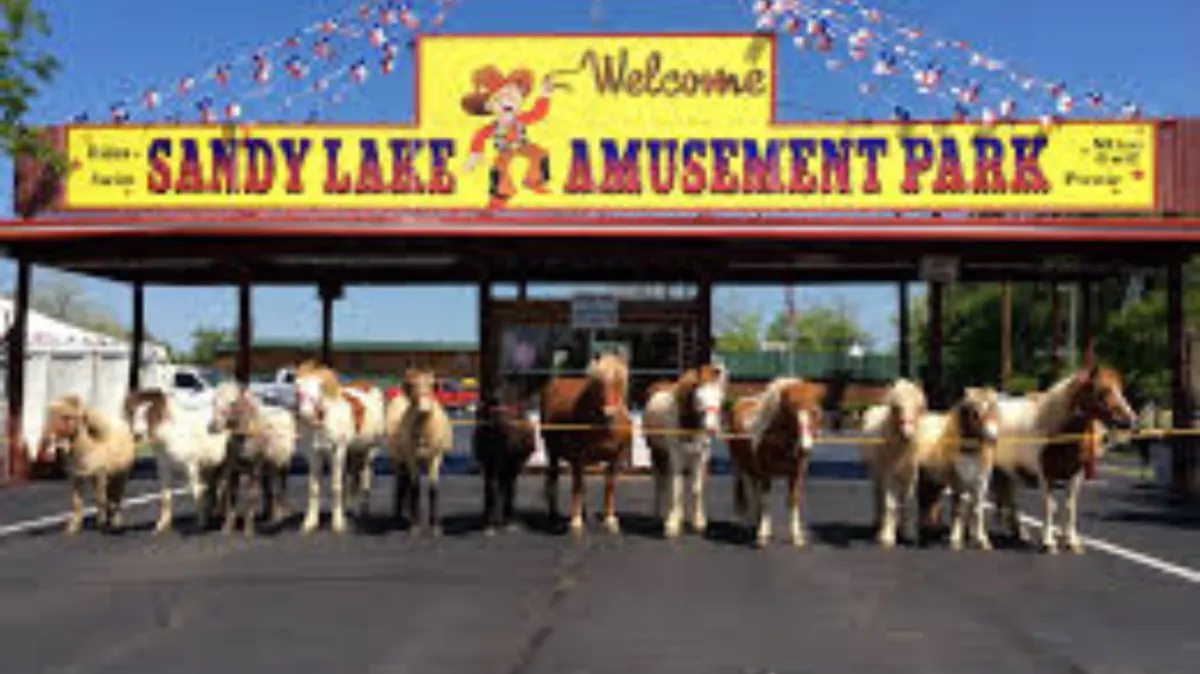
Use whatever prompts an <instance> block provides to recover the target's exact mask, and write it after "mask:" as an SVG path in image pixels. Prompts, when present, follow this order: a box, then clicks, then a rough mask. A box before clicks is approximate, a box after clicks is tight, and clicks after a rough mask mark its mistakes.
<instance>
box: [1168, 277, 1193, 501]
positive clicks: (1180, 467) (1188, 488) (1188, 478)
mask: <svg viewBox="0 0 1200 674" xmlns="http://www.w3.org/2000/svg"><path fill="white" fill-rule="evenodd" d="M1184 334H1185V333H1184V322H1183V264H1182V262H1180V261H1179V260H1172V261H1171V263H1170V266H1168V267H1167V350H1168V351H1169V352H1170V354H1171V425H1172V426H1173V427H1174V428H1177V429H1183V428H1191V427H1192V395H1191V391H1190V390H1189V383H1188V381H1187V358H1186V353H1185V349H1186V345H1185V343H1184ZM1194 444H1195V443H1194V439H1193V438H1192V437H1190V436H1184V435H1177V436H1175V438H1174V441H1173V442H1172V447H1171V489H1172V491H1174V492H1175V493H1176V494H1177V495H1180V496H1187V495H1191V494H1192V493H1193V491H1194V488H1195V486H1196V484H1195V483H1196V480H1195V470H1196V461H1195V458H1196V457H1195V453H1194V452H1193V451H1192V449H1193V446H1194Z"/></svg>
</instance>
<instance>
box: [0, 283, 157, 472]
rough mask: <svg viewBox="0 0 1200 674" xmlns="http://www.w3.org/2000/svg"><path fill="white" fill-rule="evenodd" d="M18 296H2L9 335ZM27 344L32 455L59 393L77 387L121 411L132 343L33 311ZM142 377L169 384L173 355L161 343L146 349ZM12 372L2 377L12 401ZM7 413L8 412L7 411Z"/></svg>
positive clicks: (26, 425)
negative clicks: (170, 364)
mask: <svg viewBox="0 0 1200 674" xmlns="http://www.w3.org/2000/svg"><path fill="white" fill-rule="evenodd" d="M12 320H13V302H12V300H11V299H9V298H0V327H2V328H3V332H4V335H8V331H9V329H10V327H11V326H12ZM26 335H27V341H26V345H25V410H24V414H23V415H22V427H23V435H24V436H25V442H26V447H27V448H28V450H29V453H30V456H31V457H33V456H34V455H35V454H36V452H37V446H38V443H39V441H40V440H41V431H42V425H43V420H44V418H45V413H46V406H47V405H49V404H50V402H51V401H52V400H54V399H55V398H56V397H58V396H61V395H65V394H68V393H74V394H76V395H79V396H80V397H82V398H83V399H84V400H85V401H87V403H88V404H89V405H91V406H93V407H95V408H96V409H98V410H100V411H102V412H104V413H106V414H110V415H117V414H120V413H121V405H122V401H123V400H124V399H125V394H126V393H127V392H128V376H127V373H128V371H129V355H130V354H129V351H130V345H129V343H127V342H125V341H123V340H120V339H117V338H115V337H109V336H107V335H101V334H98V333H95V332H92V331H90V330H85V329H83V328H80V327H78V326H74V325H71V324H69V323H65V322H63V321H59V320H56V319H53V318H50V317H49V316H45V315H42V314H39V313H37V312H35V311H32V310H31V311H30V312H29V318H28V326H27V331H26ZM141 363H142V381H143V383H144V384H145V385H147V386H153V385H159V386H162V385H165V384H166V383H167V382H166V381H165V377H166V374H167V372H168V370H167V366H168V365H169V357H168V354H167V350H166V349H165V348H164V347H162V346H159V345H156V344H148V343H147V344H145V345H144V346H143V349H142V357H141ZM0 367H2V368H3V369H5V370H7V367H8V363H7V353H6V352H4V353H0ZM7 382H8V378H7V377H6V376H5V377H0V398H3V399H4V401H5V404H7V399H8V391H7V390H6V387H7ZM5 418H7V417H5Z"/></svg>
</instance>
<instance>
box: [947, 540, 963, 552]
mask: <svg viewBox="0 0 1200 674" xmlns="http://www.w3.org/2000/svg"><path fill="white" fill-rule="evenodd" d="M950 549H951V550H953V551H955V552H959V551H960V550H962V549H963V542H962V541H961V540H953V539H951V541H950Z"/></svg>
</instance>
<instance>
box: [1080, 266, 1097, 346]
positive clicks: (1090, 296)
mask: <svg viewBox="0 0 1200 674" xmlns="http://www.w3.org/2000/svg"><path fill="white" fill-rule="evenodd" d="M1095 301H1096V297H1095V293H1094V292H1093V291H1092V282H1091V281H1086V280H1085V281H1080V282H1079V309H1080V311H1079V313H1080V316H1079V332H1080V345H1081V347H1080V352H1081V353H1080V358H1079V362H1080V366H1081V367H1091V366H1092V364H1094V363H1095V362H1096V326H1095V325H1094V321H1095V319H1094V314H1093V313H1092V312H1093V310H1094V302H1095Z"/></svg>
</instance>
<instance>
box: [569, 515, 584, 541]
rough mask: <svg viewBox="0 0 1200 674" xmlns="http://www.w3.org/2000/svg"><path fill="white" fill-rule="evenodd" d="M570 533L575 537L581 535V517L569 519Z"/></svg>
mask: <svg viewBox="0 0 1200 674" xmlns="http://www.w3.org/2000/svg"><path fill="white" fill-rule="evenodd" d="M571 533H573V534H575V535H576V536H582V535H583V518H582V517H574V518H571Z"/></svg>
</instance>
